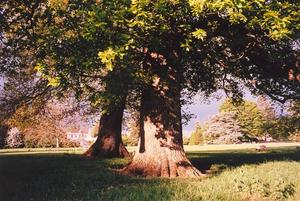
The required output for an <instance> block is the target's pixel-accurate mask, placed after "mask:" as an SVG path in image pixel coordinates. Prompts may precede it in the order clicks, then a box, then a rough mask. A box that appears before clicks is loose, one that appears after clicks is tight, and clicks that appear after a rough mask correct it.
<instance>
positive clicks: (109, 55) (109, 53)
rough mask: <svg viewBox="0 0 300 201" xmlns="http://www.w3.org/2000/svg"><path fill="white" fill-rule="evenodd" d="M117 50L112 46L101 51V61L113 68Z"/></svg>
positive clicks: (110, 68)
mask: <svg viewBox="0 0 300 201" xmlns="http://www.w3.org/2000/svg"><path fill="white" fill-rule="evenodd" d="M117 54H118V53H117V52H116V51H114V50H113V49H112V48H108V49H107V50H105V51H102V52H99V53H98V57H99V58H100V59H101V62H102V63H103V64H104V65H105V66H106V68H107V69H108V70H110V71H111V70H113V62H114V60H115V58H116V56H117Z"/></svg>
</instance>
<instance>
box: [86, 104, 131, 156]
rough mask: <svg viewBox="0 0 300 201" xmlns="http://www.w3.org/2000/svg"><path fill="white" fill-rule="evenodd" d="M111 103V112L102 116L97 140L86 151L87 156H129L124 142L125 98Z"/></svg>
mask: <svg viewBox="0 0 300 201" xmlns="http://www.w3.org/2000/svg"><path fill="white" fill-rule="evenodd" d="M125 99H126V98H123V100H122V101H121V102H120V103H119V104H118V105H114V104H113V105H111V106H110V107H109V108H110V109H109V112H108V113H105V114H103V115H102V116H101V119H100V126H99V131H98V137H97V140H96V142H95V143H94V144H93V145H92V146H91V147H90V148H89V149H88V150H87V151H86V152H85V153H84V156H87V157H91V158H94V157H98V158H114V157H128V156H129V153H128V151H127V149H126V147H125V146H124V145H123V142H122V136H121V132H122V118H123V112H124V109H125V101H126V100H125Z"/></svg>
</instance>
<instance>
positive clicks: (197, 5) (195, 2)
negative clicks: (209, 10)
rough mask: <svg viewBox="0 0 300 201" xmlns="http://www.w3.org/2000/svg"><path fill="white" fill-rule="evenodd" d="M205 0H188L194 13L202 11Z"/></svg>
mask: <svg viewBox="0 0 300 201" xmlns="http://www.w3.org/2000/svg"><path fill="white" fill-rule="evenodd" d="M206 1H207V0H189V4H190V6H191V8H192V10H193V13H194V14H196V15H197V14H199V13H201V12H202V11H203V9H204V6H205V3H206Z"/></svg>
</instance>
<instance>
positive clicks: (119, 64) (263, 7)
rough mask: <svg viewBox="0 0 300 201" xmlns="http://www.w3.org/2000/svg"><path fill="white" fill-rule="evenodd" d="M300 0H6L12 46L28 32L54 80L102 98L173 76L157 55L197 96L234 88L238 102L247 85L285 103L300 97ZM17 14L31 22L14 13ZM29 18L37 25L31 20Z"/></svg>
mask: <svg viewBox="0 0 300 201" xmlns="http://www.w3.org/2000/svg"><path fill="white" fill-rule="evenodd" d="M299 4H300V3H299V2H298V1H294V0H289V1H266V0H250V1H245V0H242V1H241V0H238V1H237V0H225V1H219V0H188V1H177V0H164V1H163V0H157V1H150V0H142V1H139V0H132V1H129V0H117V1H106V0H103V1H99V0H85V1H82V0H80V1H79V0H69V1H66V0H55V1H54V0H52V1H49V2H48V1H43V0H42V1H32V2H27V3H24V2H19V1H18V2H3V3H1V7H2V12H1V13H2V15H3V16H4V17H3V21H4V22H3V25H1V28H2V29H3V31H2V33H3V37H2V38H4V40H3V43H4V44H5V47H6V48H11V47H15V46H13V45H12V44H18V43H19V41H18V40H17V39H18V38H21V39H22V41H23V43H20V44H25V43H26V45H27V46H29V44H33V46H34V48H33V49H34V50H33V55H34V56H33V57H34V58H35V60H34V62H32V63H33V64H34V65H32V66H35V69H36V71H38V72H39V74H40V76H41V77H42V78H43V79H45V80H47V81H48V84H49V85H50V86H52V87H56V88H60V89H61V91H65V90H72V91H74V92H75V93H76V95H77V97H78V98H84V99H87V100H89V101H91V102H92V103H94V104H95V105H97V104H99V103H106V102H108V101H111V100H115V99H118V96H116V95H115V94H122V93H123V92H124V91H127V90H128V89H129V90H131V89H136V88H139V87H141V86H142V85H143V84H147V83H149V81H150V80H152V79H151V78H152V77H153V76H155V74H159V76H160V77H164V76H166V75H168V73H169V72H168V70H167V69H163V68H162V70H161V71H160V72H151V71H149V68H147V61H149V60H151V61H152V62H153V61H155V62H156V63H158V64H159V65H161V66H163V65H165V64H168V66H171V68H173V69H175V70H176V72H178V74H180V75H181V77H180V78H179V80H178V81H179V83H180V85H181V88H182V89H187V91H188V92H189V93H190V94H191V95H193V94H194V93H199V92H200V93H203V94H204V95H209V94H211V93H212V92H214V91H216V90H218V89H224V90H225V92H226V93H227V94H229V95H231V96H232V97H233V98H235V99H237V98H240V97H241V96H242V92H241V91H242V90H241V85H246V86H247V87H249V88H250V89H251V91H252V92H253V93H266V94H268V95H270V96H272V98H274V99H277V100H279V101H285V100H286V99H289V98H299V90H300V87H299V82H298V81H297V80H291V79H289V77H288V73H289V72H291V70H292V72H293V73H294V74H296V75H297V74H298V73H299V72H298V71H299V69H297V68H296V61H297V59H298V58H297V57H296V54H297V53H296V51H295V50H293V48H292V46H291V43H292V42H293V41H295V40H296V39H297V38H298V37H299V29H300V25H299V24H300V23H299V20H300V16H299V15H300V14H299V12H298V11H299ZM15 16H18V17H17V18H21V19H23V20H22V21H18V20H13V19H14V18H15ZM30 17H31V18H30ZM25 19H30V20H29V23H25V25H26V26H22V23H23V22H24V21H25V22H27V21H26V20H25ZM24 41H25V42H24ZM28 41H29V42H28ZM16 47H17V46H16ZM16 49H17V48H16ZM22 52H24V50H22ZM145 66H146V67H145ZM108 88H109V90H107V89H108ZM108 91H110V92H108ZM111 91H112V92H111Z"/></svg>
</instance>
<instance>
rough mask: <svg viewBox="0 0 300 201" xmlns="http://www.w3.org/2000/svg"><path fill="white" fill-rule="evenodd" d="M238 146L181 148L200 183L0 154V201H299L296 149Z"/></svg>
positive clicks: (63, 159) (36, 153) (68, 159)
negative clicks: (262, 149)
mask: <svg viewBox="0 0 300 201" xmlns="http://www.w3.org/2000/svg"><path fill="white" fill-rule="evenodd" d="M238 146H240V147H239V148H238V147H237V146H236V145H235V146H225V145H224V146H223V148H221V147H222V146H218V147H215V149H213V145H209V147H206V148H205V149H204V148H203V147H199V146H198V147H197V146H191V147H185V150H186V151H187V152H188V156H189V158H190V159H191V161H192V163H193V164H194V165H195V166H196V167H197V168H199V169H200V170H201V171H203V172H207V177H205V178H199V179H150V178H134V177H127V176H122V175H119V174H117V173H116V172H115V171H113V170H112V169H117V168H121V167H122V166H124V165H125V164H126V163H127V162H128V160H125V159H110V160H102V161H101V160H89V159H84V158H81V157H79V155H78V154H77V153H81V152H82V150H74V149H72V150H68V149H65V150H62V149H57V150H56V149H54V150H53V149H52V150H43V149H40V150H30V152H29V151H28V150H27V151H26V150H23V151H22V150H15V151H13V150H6V151H5V150H1V151H0V200H1V201H6V200H7V201H8V200H16V201H20V200H26V201H27V200H28V201H29V200H34V201H35V200H36V201H43V200H49V201H50V200H51V201H54V200H65V201H67V200H76V201H77V200H78V201H79V200H81V201H90V200H91V201H92V200H93V201H94V200H99V201H106V200H107V201H114V200H120V201H121V200H122V201H123V200H124V201H126V200H128V201H129V200H132V201H139V200H141V201H147V200H151V201H152V200H155V201H156V200H167V201H173V200H176V201H177V200H179V201H181V200H182V201H183V200H184V201H189V200H195V201H201V200H207V201H214V200H222V201H235V200H236V201H238V200H240V201H242V200H249V201H254V200H257V201H263V200H266V201H267V200H268V201H273V200H294V201H298V200H300V179H299V178H300V146H299V145H298V144H293V145H291V144H290V145H289V146H284V145H281V146H280V147H278V146H279V145H277V146H275V145H274V146H269V145H268V147H272V148H269V149H268V150H267V151H266V152H257V151H256V150H255V149H254V148H255V147H252V146H253V145H243V146H242V145H238ZM249 146H250V147H249ZM256 146H257V145H256ZM282 146H283V147H282ZM129 149H130V150H132V148H129Z"/></svg>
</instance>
